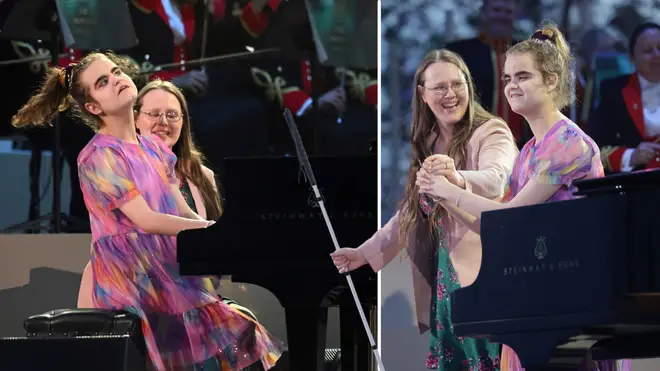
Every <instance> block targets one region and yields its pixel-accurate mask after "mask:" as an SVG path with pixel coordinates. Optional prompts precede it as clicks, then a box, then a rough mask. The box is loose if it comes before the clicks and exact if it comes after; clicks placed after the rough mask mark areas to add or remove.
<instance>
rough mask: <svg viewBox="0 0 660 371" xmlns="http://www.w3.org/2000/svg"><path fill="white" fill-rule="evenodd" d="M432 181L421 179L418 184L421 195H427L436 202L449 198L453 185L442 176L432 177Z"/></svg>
mask: <svg viewBox="0 0 660 371" xmlns="http://www.w3.org/2000/svg"><path fill="white" fill-rule="evenodd" d="M429 178H430V179H421V181H420V182H419V184H418V187H419V193H420V194H427V195H429V196H430V197H431V198H433V199H434V200H441V199H445V198H447V197H448V196H449V192H450V191H451V187H454V185H453V184H451V183H450V182H449V180H447V178H446V177H444V176H442V175H431V176H430V177H429Z"/></svg>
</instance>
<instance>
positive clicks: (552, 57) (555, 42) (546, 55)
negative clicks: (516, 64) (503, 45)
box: [506, 22, 575, 110]
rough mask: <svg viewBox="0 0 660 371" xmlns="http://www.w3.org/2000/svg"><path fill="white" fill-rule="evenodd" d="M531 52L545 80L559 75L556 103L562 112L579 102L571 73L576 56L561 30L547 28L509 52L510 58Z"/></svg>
mask: <svg viewBox="0 0 660 371" xmlns="http://www.w3.org/2000/svg"><path fill="white" fill-rule="evenodd" d="M518 53H519V54H524V53H530V54H531V55H532V57H533V58H534V64H535V65H536V68H538V69H539V71H541V74H542V75H543V79H544V81H546V82H547V81H548V80H549V79H550V77H551V76H552V75H557V89H556V93H555V96H554V98H555V104H556V105H557V108H558V109H560V110H561V109H564V108H565V107H568V106H570V105H571V104H572V103H573V101H574V100H575V80H574V77H573V74H572V73H571V71H572V69H573V68H572V67H573V56H572V55H571V49H570V47H569V46H568V42H567V41H566V38H564V35H563V34H562V33H561V31H559V28H557V26H556V25H555V24H554V23H552V22H546V23H545V25H544V26H543V27H542V28H541V29H540V30H537V31H536V32H534V33H533V34H532V36H531V37H530V38H529V39H527V40H525V41H522V42H519V43H518V44H516V45H513V46H512V47H510V48H509V50H507V51H506V57H508V56H510V55H511V54H518Z"/></svg>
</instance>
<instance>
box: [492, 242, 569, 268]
mask: <svg viewBox="0 0 660 371" xmlns="http://www.w3.org/2000/svg"><path fill="white" fill-rule="evenodd" d="M533 253H534V257H535V258H536V262H535V263H529V264H520V265H512V266H509V267H505V268H504V272H503V273H504V275H505V276H520V275H524V274H531V273H558V272H565V271H569V270H573V269H579V268H580V259H557V260H554V261H549V260H548V259H546V258H547V256H548V246H547V245H546V242H545V236H539V237H537V238H536V244H535V245H534V250H533Z"/></svg>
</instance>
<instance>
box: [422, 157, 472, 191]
mask: <svg viewBox="0 0 660 371" xmlns="http://www.w3.org/2000/svg"><path fill="white" fill-rule="evenodd" d="M422 168H423V169H424V170H426V172H427V173H429V174H430V175H441V176H444V177H445V178H447V180H448V181H449V183H451V184H453V185H455V186H457V187H460V188H465V179H463V176H462V175H461V174H460V173H459V172H458V171H457V170H456V166H454V160H453V159H452V158H451V157H449V156H446V155H431V156H429V157H427V158H426V159H425V160H424V164H423V165H422Z"/></svg>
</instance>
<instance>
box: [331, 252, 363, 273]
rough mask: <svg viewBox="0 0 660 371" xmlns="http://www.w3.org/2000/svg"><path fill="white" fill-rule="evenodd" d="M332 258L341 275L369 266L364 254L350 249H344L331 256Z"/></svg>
mask: <svg viewBox="0 0 660 371" xmlns="http://www.w3.org/2000/svg"><path fill="white" fill-rule="evenodd" d="M330 256H331V257H332V262H333V263H334V264H335V267H337V269H338V270H339V273H346V272H350V271H352V270H355V269H358V268H360V267H361V266H363V265H365V264H367V259H365V257H364V255H363V254H362V252H361V251H360V250H358V249H353V248H350V247H343V248H341V249H339V250H337V251H335V252H333V253H332V254H330Z"/></svg>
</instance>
